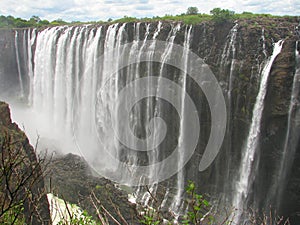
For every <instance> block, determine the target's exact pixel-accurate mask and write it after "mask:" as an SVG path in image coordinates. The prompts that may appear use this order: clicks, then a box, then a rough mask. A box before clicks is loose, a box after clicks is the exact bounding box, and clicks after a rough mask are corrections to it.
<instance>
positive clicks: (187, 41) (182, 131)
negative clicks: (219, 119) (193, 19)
mask: <svg viewBox="0 0 300 225" xmlns="http://www.w3.org/2000/svg"><path fill="white" fill-rule="evenodd" d="M191 31H192V26H190V27H186V30H185V35H184V43H183V46H184V48H185V49H184V52H183V57H182V63H183V68H184V71H187V67H188V50H189V48H190V41H191ZM186 76H187V74H186V73H184V74H183V75H182V87H183V92H182V95H181V96H180V97H181V104H182V106H181V115H182V117H181V118H180V132H179V138H178V148H179V156H178V168H179V167H180V165H181V164H182V159H183V158H184V157H182V155H183V154H184V149H185V146H184V139H185V138H184V136H185V135H186V133H185V119H186V118H185V117H186V116H187V115H185V112H184V111H185V93H186V85H187V84H186V82H187V78H186ZM184 180H185V179H184V168H182V169H181V170H179V171H178V173H177V193H176V195H175V197H174V201H173V203H172V206H171V208H172V209H173V211H175V212H176V211H177V212H178V210H179V207H180V204H181V203H182V202H181V198H182V194H183V192H184V185H185V183H184Z"/></svg>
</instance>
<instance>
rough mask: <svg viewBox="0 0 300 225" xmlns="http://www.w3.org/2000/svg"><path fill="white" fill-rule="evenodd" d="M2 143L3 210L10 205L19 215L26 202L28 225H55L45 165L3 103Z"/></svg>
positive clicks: (0, 119)
mask: <svg viewBox="0 0 300 225" xmlns="http://www.w3.org/2000/svg"><path fill="white" fill-rule="evenodd" d="M0 141H1V152H0V154H1V169H4V170H2V171H1V190H2V192H1V193H0V196H1V200H0V201H1V202H0V204H1V207H2V206H3V207H4V208H2V209H6V207H7V208H9V207H8V206H9V205H10V207H11V209H12V211H13V212H14V210H16V211H18V209H17V206H16V204H18V203H21V202H23V205H24V215H25V222H26V224H33V225H38V224H51V221H50V214H49V205H48V200H47V197H46V192H45V189H44V180H43V173H42V171H41V167H40V166H41V165H40V164H38V160H37V158H36V155H35V152H34V150H33V148H32V146H31V145H30V144H29V141H28V139H27V137H26V135H25V134H24V133H23V132H22V131H21V130H20V129H19V128H18V126H17V125H16V124H15V123H12V121H11V118H10V111H9V107H8V105H7V104H6V103H4V102H0ZM20 212H21V214H22V213H23V212H22V211H20ZM1 213H2V212H1ZM14 213H15V212H14ZM4 222H9V221H4Z"/></svg>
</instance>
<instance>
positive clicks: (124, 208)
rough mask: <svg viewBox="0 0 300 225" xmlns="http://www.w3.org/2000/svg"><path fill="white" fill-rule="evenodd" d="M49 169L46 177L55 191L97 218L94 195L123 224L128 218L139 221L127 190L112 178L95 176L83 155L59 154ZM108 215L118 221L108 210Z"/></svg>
mask: <svg viewBox="0 0 300 225" xmlns="http://www.w3.org/2000/svg"><path fill="white" fill-rule="evenodd" d="M48 170H49V173H48V175H47V177H46V180H47V185H48V187H49V189H51V192H52V193H54V194H56V195H57V196H58V197H59V198H62V199H64V200H65V201H67V202H70V203H73V204H77V205H78V206H80V207H81V208H82V209H83V210H86V211H87V212H88V214H89V215H92V216H93V218H94V219H95V220H98V217H97V212H96V209H95V206H94V205H93V202H92V200H91V198H92V199H93V201H94V203H95V205H96V206H97V209H98V210H99V211H100V212H103V214H106V213H105V212H104V210H105V209H106V210H107V211H108V212H109V213H110V214H111V215H112V216H113V217H114V218H115V219H116V220H117V221H119V223H120V224H125V222H124V220H125V221H126V222H127V223H128V224H139V222H138V221H139V219H138V214H137V211H136V210H135V205H134V204H132V203H130V202H129V201H128V200H127V193H126V192H124V191H122V190H120V189H118V188H116V187H115V185H114V183H112V182H111V181H109V180H107V179H105V178H101V177H96V176H94V175H93V172H92V169H91V168H90V167H89V165H88V164H87V162H86V161H85V160H84V159H83V158H82V157H80V156H78V155H74V154H67V155H60V156H55V157H53V158H52V160H51V162H50V164H49V165H48ZM92 192H93V193H94V194H95V196H96V197H97V199H98V201H97V200H96V199H95V198H94V197H93V195H92ZM103 208H105V209H103ZM106 217H107V218H108V220H109V224H116V223H115V222H114V221H113V219H112V218H111V217H110V216H109V215H107V214H106ZM122 217H123V218H122Z"/></svg>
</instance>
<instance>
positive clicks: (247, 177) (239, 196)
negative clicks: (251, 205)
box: [232, 41, 283, 224]
mask: <svg viewBox="0 0 300 225" xmlns="http://www.w3.org/2000/svg"><path fill="white" fill-rule="evenodd" d="M282 44H283V41H278V42H277V43H275V45H274V50H273V54H272V56H271V57H270V58H269V59H268V61H267V62H266V64H265V66H264V69H263V71H262V74H261V81H260V87H259V92H258V95H257V97H256V101H255V105H254V108H253V114H252V122H251V125H250V130H249V134H248V137H247V141H246V145H245V147H244V150H243V153H242V159H241V165H240V169H239V173H238V178H237V181H236V184H235V193H234V197H233V201H232V204H233V206H234V207H236V208H237V210H238V214H237V215H236V216H235V217H234V218H233V219H234V221H235V223H236V224H239V221H240V217H241V215H242V213H243V209H244V206H245V202H246V201H247V197H248V193H249V188H250V186H251V185H252V182H253V180H252V179H253V174H255V171H253V163H254V160H255V152H256V151H257V148H258V143H259V137H260V128H261V127H260V125H261V118H262V114H263V110H264V99H265V95H266V92H267V84H268V77H269V73H270V71H271V68H272V64H273V62H274V60H275V58H276V56H277V55H278V54H279V53H280V52H281V48H282Z"/></svg>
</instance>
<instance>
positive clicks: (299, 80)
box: [274, 41, 300, 208]
mask: <svg viewBox="0 0 300 225" xmlns="http://www.w3.org/2000/svg"><path fill="white" fill-rule="evenodd" d="M295 58H296V70H295V74H294V79H293V87H292V92H291V100H290V105H289V112H288V120H287V132H286V136H285V141H284V147H283V152H282V157H281V161H280V165H279V167H278V171H277V177H276V178H277V180H276V181H275V182H274V184H275V185H276V187H275V196H276V204H277V208H279V205H280V202H281V200H282V194H283V190H284V188H285V187H286V179H287V176H288V174H289V172H290V170H291V166H292V165H293V161H294V156H295V153H296V149H297V144H298V141H299V136H298V135H297V134H298V132H297V131H296V130H297V129H298V130H299V120H298V119H299V118H300V112H299V106H300V105H299V104H300V102H299V91H300V54H299V51H298V41H297V42H296V48H295Z"/></svg>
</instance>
